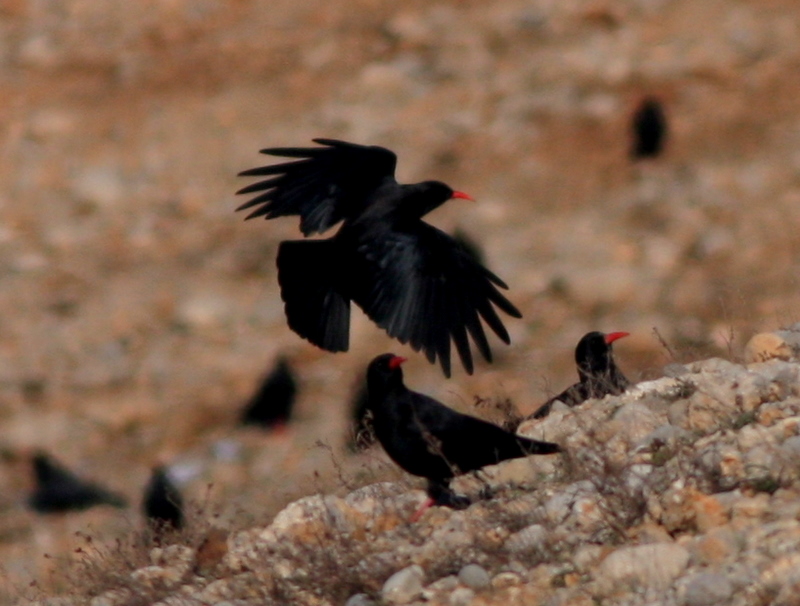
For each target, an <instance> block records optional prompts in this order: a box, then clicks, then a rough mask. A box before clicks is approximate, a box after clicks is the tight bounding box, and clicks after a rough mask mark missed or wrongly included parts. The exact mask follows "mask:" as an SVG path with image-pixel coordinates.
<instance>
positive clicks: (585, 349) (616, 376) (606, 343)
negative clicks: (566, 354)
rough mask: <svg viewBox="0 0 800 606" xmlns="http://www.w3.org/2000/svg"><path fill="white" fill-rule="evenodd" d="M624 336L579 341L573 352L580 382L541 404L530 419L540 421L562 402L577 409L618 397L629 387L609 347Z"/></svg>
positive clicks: (598, 335) (597, 335)
mask: <svg viewBox="0 0 800 606" xmlns="http://www.w3.org/2000/svg"><path fill="white" fill-rule="evenodd" d="M628 334H629V333H627V332H611V333H608V334H603V333H602V332H597V331H594V332H589V333H586V334H585V335H584V336H583V338H582V339H581V340H580V341H578V346H577V347H576V348H575V363H576V364H577V365H578V377H579V379H580V380H579V381H578V382H577V383H575V384H574V385H572V386H570V387H568V388H567V389H565V390H564V391H562V392H561V393H560V394H558V395H557V396H555V397H552V398H550V399H549V400H547V402H545V403H544V404H542V405H541V406H540V407H539V408H538V409H537V410H536V412H534V413H533V414H532V415H530V416H529V417H528V418H529V419H541V418H543V417H546V416H547V415H549V414H550V410H551V409H552V408H553V404H555V403H556V401H558V402H563V403H564V404H566V405H567V406H577V405H578V404H581V403H582V402H585V401H586V400H588V399H590V398H604V397H605V396H608V395H615V396H616V395H619V394H621V393H622V392H624V391H625V389H626V388H627V387H628V385H630V382H629V381H628V379H626V378H625V375H623V374H622V371H621V370H620V369H619V368H618V367H617V364H616V363H615V362H614V352H613V351H612V345H611V344H612V343H613V342H614V341H616V340H617V339H621V338H622V337H627V336H628Z"/></svg>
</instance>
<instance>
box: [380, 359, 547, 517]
mask: <svg viewBox="0 0 800 606" xmlns="http://www.w3.org/2000/svg"><path fill="white" fill-rule="evenodd" d="M402 361H403V358H398V357H397V356H394V355H392V354H384V355H381V356H378V357H377V358H375V359H374V360H373V361H372V362H371V363H370V365H369V368H368V370H367V383H368V389H369V409H370V411H371V412H372V415H373V426H374V428H375V435H376V437H377V438H378V441H379V442H380V443H381V445H382V446H383V448H384V449H385V450H386V453H387V454H388V455H389V457H391V459H392V460H393V461H394V462H395V463H397V464H398V465H399V466H400V467H402V468H403V469H405V470H406V471H407V472H409V473H411V474H413V475H417V476H422V477H424V478H427V479H428V484H429V488H428V494H429V496H430V497H431V498H433V499H434V501H435V502H437V503H438V504H441V505H450V506H453V505H454V502H452V501H451V500H452V499H455V503H459V500H458V497H456V496H455V495H454V494H453V493H452V491H451V490H450V488H449V482H450V480H451V479H452V478H453V477H454V476H456V475H459V474H462V473H466V472H469V471H475V470H479V469H481V468H483V467H486V466H487V465H493V464H496V463H499V462H501V461H505V460H507V459H515V458H519V457H526V456H528V455H532V454H551V453H555V452H560V448H559V446H558V445H557V444H552V443H550V442H539V441H536V440H530V439H528V438H523V437H521V436H517V435H515V434H513V433H510V432H508V431H506V430H504V429H501V428H500V427H497V426H496V425H492V424H491V423H487V422H486V421H482V420H481V419H476V418H475V417H470V416H468V415H464V414H461V413H459V412H456V411H454V410H451V409H450V408H447V407H446V406H444V405H443V404H441V403H440V402H437V401H436V400H434V399H433V398H430V397H428V396H426V395H423V394H421V393H417V392H414V391H411V390H410V389H408V388H407V387H406V386H405V385H404V384H403V371H402V370H401V369H400V367H399V364H400V363H401V362H402Z"/></svg>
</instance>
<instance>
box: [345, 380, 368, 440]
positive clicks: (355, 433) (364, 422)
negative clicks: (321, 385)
mask: <svg viewBox="0 0 800 606" xmlns="http://www.w3.org/2000/svg"><path fill="white" fill-rule="evenodd" d="M358 385H359V387H358V389H357V390H356V392H355V396H354V397H353V402H352V404H351V405H350V419H351V423H352V425H351V428H350V436H349V440H348V447H349V449H350V451H351V452H361V451H363V450H366V449H367V448H369V447H370V446H372V445H373V444H374V443H375V430H374V429H373V428H372V413H371V412H370V410H369V390H368V389H367V381H366V378H363V379H362V380H361V381H359V382H358Z"/></svg>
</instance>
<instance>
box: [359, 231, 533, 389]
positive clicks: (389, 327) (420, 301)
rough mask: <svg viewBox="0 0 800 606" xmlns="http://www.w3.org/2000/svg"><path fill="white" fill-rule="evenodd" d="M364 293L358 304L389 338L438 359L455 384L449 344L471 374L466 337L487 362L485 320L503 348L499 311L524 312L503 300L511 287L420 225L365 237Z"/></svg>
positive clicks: (362, 259) (361, 261) (361, 280)
mask: <svg viewBox="0 0 800 606" xmlns="http://www.w3.org/2000/svg"><path fill="white" fill-rule="evenodd" d="M358 257H359V265H360V267H359V272H363V274H364V275H361V276H359V280H358V284H359V286H358V287H357V288H356V289H355V291H354V293H353V300H354V301H355V302H356V303H357V304H358V305H359V306H360V307H361V308H362V309H363V310H364V311H365V313H366V314H367V315H368V316H369V317H370V318H371V319H372V320H373V321H374V322H375V323H376V324H378V326H380V327H381V328H384V329H385V330H386V332H388V333H389V335H390V336H392V337H394V338H396V339H398V340H399V341H400V342H402V343H409V344H410V345H411V347H412V348H414V349H415V350H417V351H420V350H421V351H423V352H425V354H426V356H427V357H428V360H429V361H430V362H435V361H436V358H437V357H438V358H439V362H440V364H441V366H442V370H443V371H444V374H445V375H446V376H448V377H449V376H450V342H451V340H452V342H453V343H454V344H455V346H456V350H457V351H458V354H459V356H460V358H461V362H462V364H463V365H464V368H465V369H466V371H467V372H468V373H470V374H472V370H473V364H472V354H471V351H470V345H469V338H468V335H469V336H471V337H472V340H473V341H474V343H475V345H476V346H477V348H478V350H479V351H480V352H481V354H482V355H483V357H484V358H485V359H486V360H487V361H491V360H492V352H491V350H490V349H489V343H488V341H487V339H486V335H485V334H484V330H483V326H482V324H481V319H482V320H483V321H484V322H485V323H486V324H488V326H489V327H490V328H491V329H492V330H493V331H494V332H495V334H496V335H497V336H498V337H500V338H501V339H502V340H503V341H504V342H506V343H508V342H509V336H508V332H507V331H506V329H505V327H504V326H503V323H502V322H501V320H500V318H499V317H498V315H497V312H496V311H495V309H494V306H496V307H498V308H499V309H501V310H503V311H504V312H505V313H507V314H508V315H510V316H513V317H515V318H519V317H521V314H520V312H519V311H518V310H517V308H516V307H514V306H513V305H512V304H511V302H509V301H508V299H506V298H505V297H504V296H503V295H502V294H500V292H499V290H498V287H500V288H507V287H506V285H505V283H504V282H503V281H502V280H500V278H498V277H497V276H495V275H494V274H493V273H492V272H490V271H489V270H488V269H486V268H485V267H483V266H482V265H480V264H479V263H477V262H476V261H475V260H474V259H473V258H472V257H471V256H470V255H469V254H467V253H466V252H465V251H464V250H463V249H462V248H461V247H460V246H458V245H456V243H455V242H454V240H453V239H452V238H451V237H450V236H448V235H447V234H445V233H444V232H442V231H440V230H438V229H436V228H435V227H432V226H430V225H428V224H427V223H423V222H418V223H416V224H415V225H414V226H413V227H410V228H408V229H405V230H404V231H389V232H386V231H383V232H380V233H371V232H367V234H366V235H365V236H363V237H362V239H361V241H360V243H359V246H358Z"/></svg>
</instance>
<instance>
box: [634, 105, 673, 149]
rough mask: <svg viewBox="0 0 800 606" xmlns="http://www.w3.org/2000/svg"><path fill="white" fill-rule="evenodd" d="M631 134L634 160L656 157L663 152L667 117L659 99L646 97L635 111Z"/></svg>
mask: <svg viewBox="0 0 800 606" xmlns="http://www.w3.org/2000/svg"><path fill="white" fill-rule="evenodd" d="M631 136H632V139H633V144H632V145H631V157H632V158H633V159H634V160H638V159H641V158H655V157H656V156H658V155H659V154H661V152H662V150H663V149H664V142H665V140H666V138H667V117H666V115H665V114H664V109H663V108H662V107H661V103H659V102H658V100H657V99H654V98H652V97H648V98H646V99H645V100H644V101H642V103H641V105H640V106H639V108H638V109H637V110H636V111H635V112H634V114H633V121H632V124H631Z"/></svg>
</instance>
